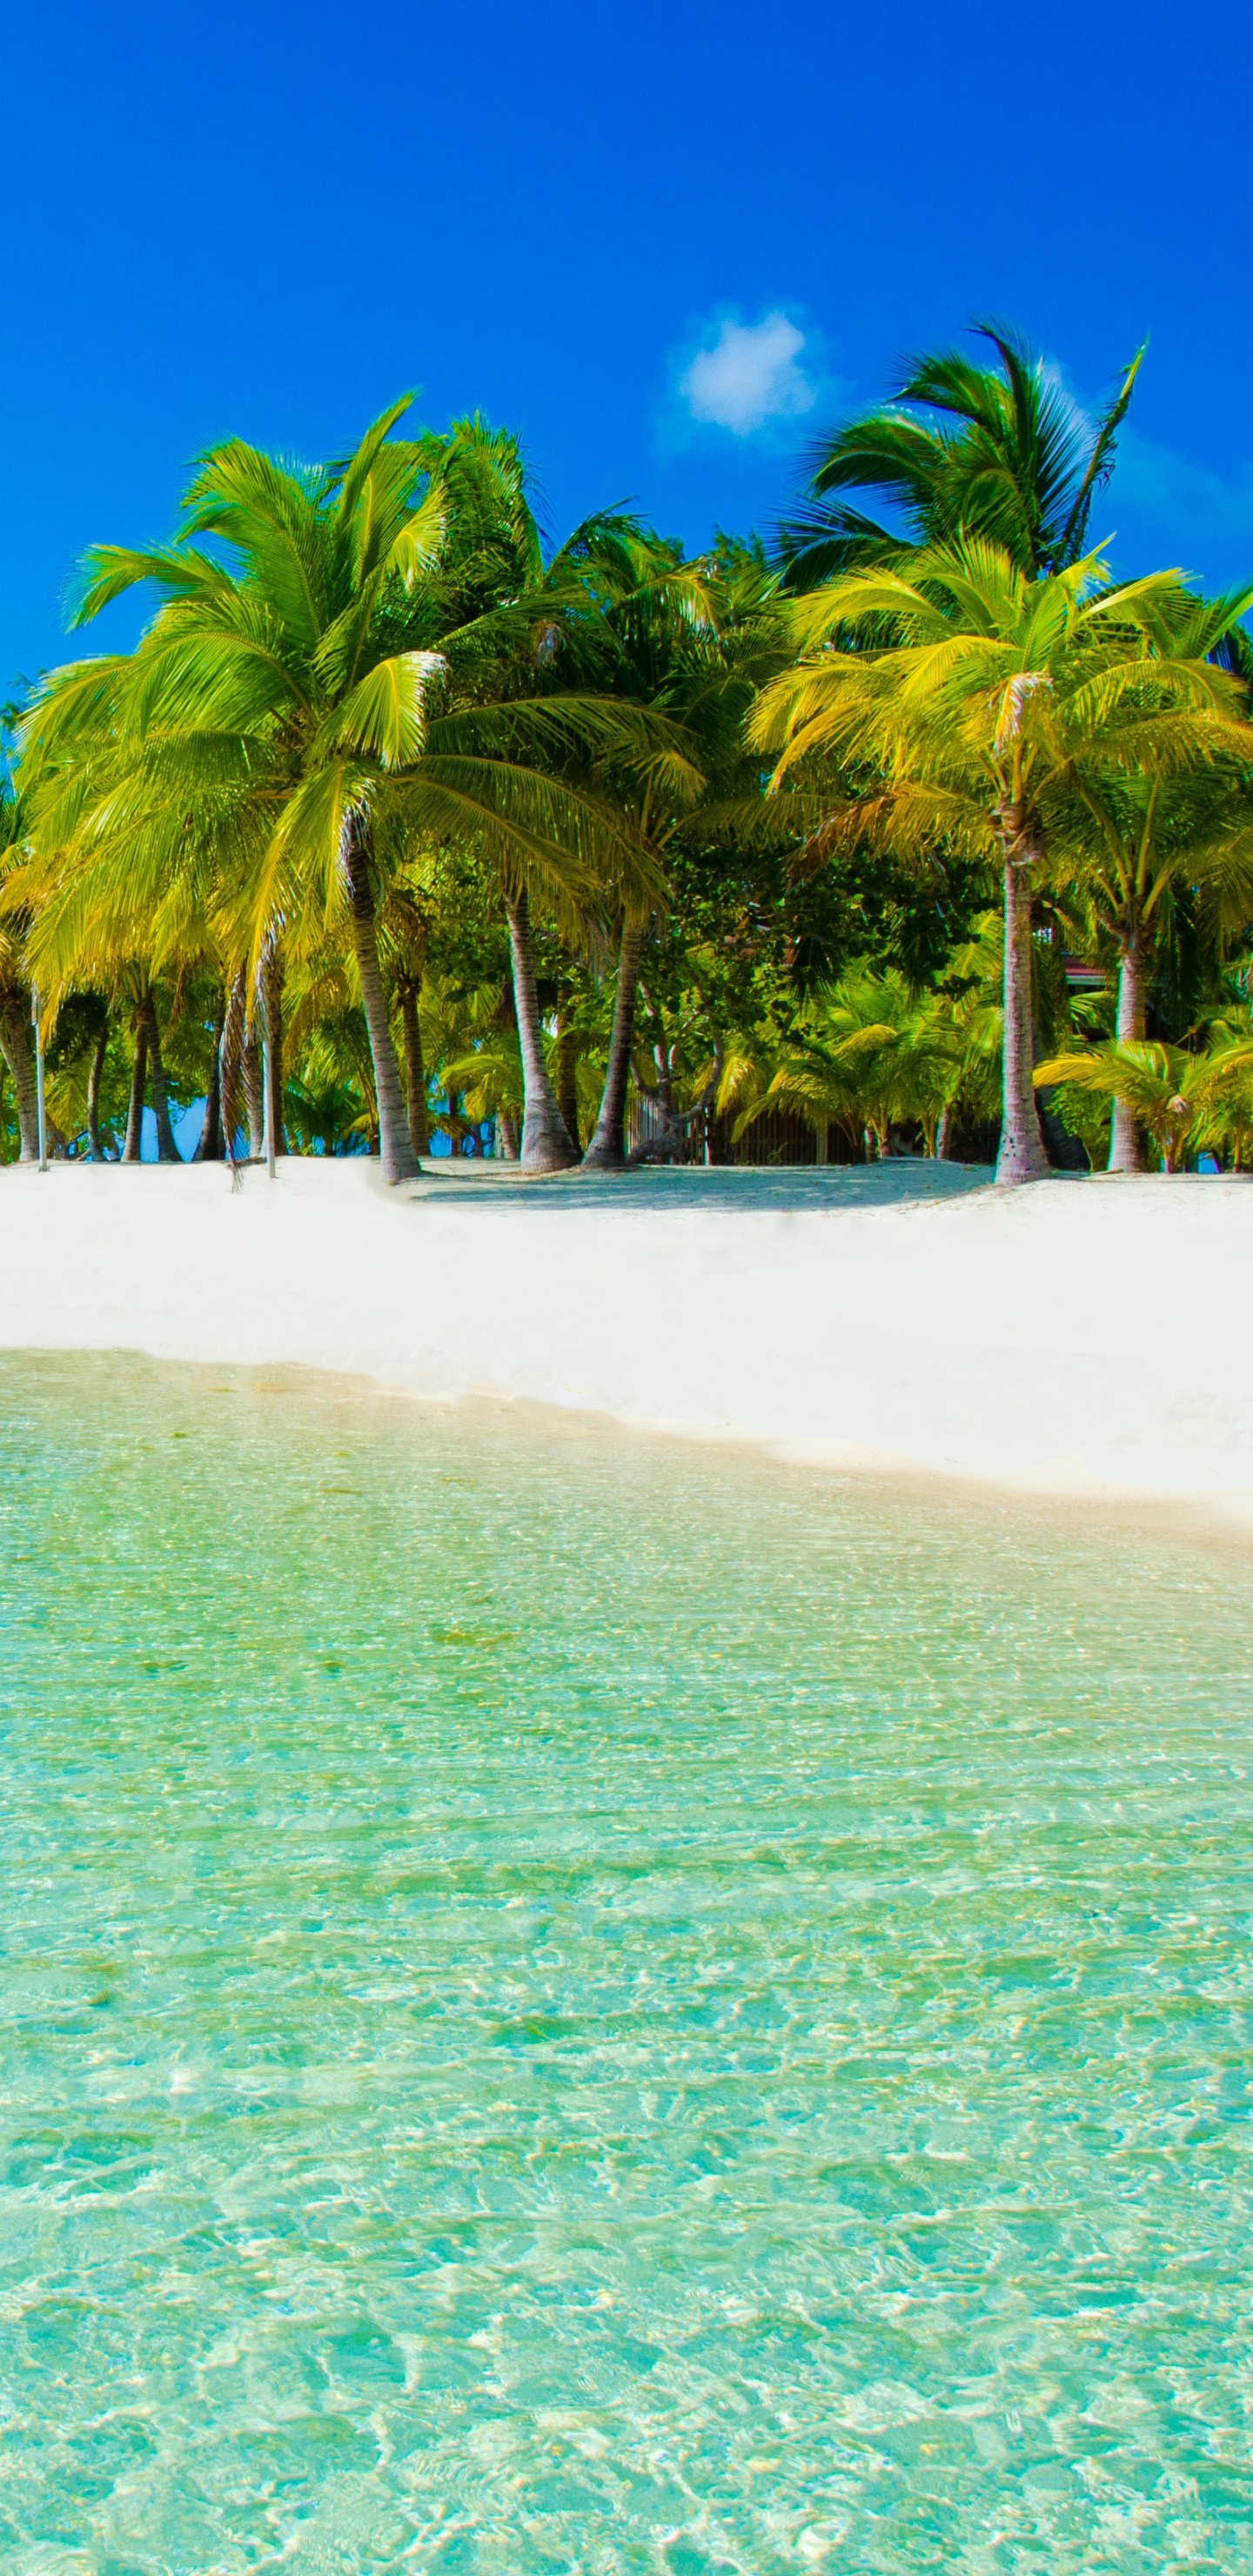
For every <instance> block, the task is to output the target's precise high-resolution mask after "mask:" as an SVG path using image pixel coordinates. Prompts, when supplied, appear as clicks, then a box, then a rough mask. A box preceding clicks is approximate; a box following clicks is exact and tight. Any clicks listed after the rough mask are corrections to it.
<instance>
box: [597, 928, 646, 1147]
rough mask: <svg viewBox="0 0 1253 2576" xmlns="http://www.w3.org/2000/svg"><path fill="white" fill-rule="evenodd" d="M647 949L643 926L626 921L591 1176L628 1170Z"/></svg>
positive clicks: (623, 929) (619, 953) (620, 951)
mask: <svg viewBox="0 0 1253 2576" xmlns="http://www.w3.org/2000/svg"><path fill="white" fill-rule="evenodd" d="M643 945H644V924H643V922H642V921H624V923H623V925H622V945H621V947H620V949H619V951H618V985H617V990H616V992H615V994H614V1000H613V1027H612V1029H611V1031H610V1034H609V1062H608V1064H607V1065H606V1067H605V1087H604V1090H603V1091H602V1093H601V1095H600V1111H599V1115H598V1117H597V1120H596V1127H595V1131H594V1133H593V1136H592V1140H591V1143H590V1144H589V1146H588V1149H587V1152H586V1153H585V1155H584V1157H583V1168H584V1170H585V1171H588V1172H621V1171H623V1170H624V1169H625V1167H626V1134H625V1128H626V1104H627V1084H628V1083H629V1081H630V1078H631V1047H632V1043H633V1040H634V1037H635V997H636V992H637V989H638V986H639V974H640V954H641V951H642V949H643Z"/></svg>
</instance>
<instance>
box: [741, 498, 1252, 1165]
mask: <svg viewBox="0 0 1253 2576" xmlns="http://www.w3.org/2000/svg"><path fill="white" fill-rule="evenodd" d="M911 572H912V578H911V579H908V580H907V579H906V578H905V577H904V576H903V574H902V573H899V572H893V571H890V570H884V571H882V572H870V573H864V574H857V573H852V574H847V575H845V576H844V577H843V578H841V579H838V580H836V581H834V582H831V583H829V584H827V585H826V586H824V588H823V589H822V590H820V591H818V592H815V593H813V594H810V595H809V596H807V597H805V598H802V599H799V600H797V601H796V602H795V603H794V606H793V609H792V618H793V624H794V631H795V635H796V640H797V643H798V645H799V647H800V652H799V658H798V660H797V663H796V666H795V667H794V669H792V670H791V671H788V672H786V673H784V674H782V675H781V676H780V677H779V678H778V679H777V680H775V681H774V682H772V683H771V684H770V685H769V686H768V687H767V688H766V689H765V690H764V691H763V692H762V696H761V698H760V700H759V702H758V706H757V709H756V711H755V715H754V718H753V723H752V732H753V736H754V739H755V740H756V741H757V742H758V744H759V745H760V746H761V747H762V748H769V749H773V750H774V751H775V752H776V754H777V755H778V757H777V765H776V769H775V773H774V784H775V786H776V788H778V787H780V786H782V785H783V783H784V782H785V780H786V779H787V778H788V776H789V774H790V773H791V772H792V771H793V770H795V769H796V768H797V767H798V765H802V764H805V765H809V766H811V767H816V768H817V769H818V770H819V771H820V770H821V768H822V765H823V764H824V763H828V764H830V763H835V764H841V765H842V767H841V771H840V775H839V777H838V778H837V781H836V784H835V788H834V791H833V810H832V813H831V816H830V819H829V822H828V825H827V826H826V838H827V842H828V844H829V845H834V844H835V843H837V842H838V841H839V840H840V839H841V838H842V839H843V840H844V841H845V842H846V843H851V844H854V845H855V844H856V843H857V842H858V841H863V840H867V839H873V838H878V839H879V840H881V841H882V842H884V843H885V844H887V845H888V846H890V847H892V848H894V849H895V850H896V851H898V852H899V853H902V854H906V855H908V854H911V853H912V854H914V855H923V854H925V853H927V852H929V851H931V850H934V849H935V848H936V847H939V846H943V845H944V844H945V843H946V842H948V843H949V844H951V845H954V846H957V847H959V848H963V849H966V850H969V851H971V852H973V853H975V854H979V855H982V856H984V857H986V858H987V859H988V860H989V861H990V862H994V863H996V864H998V865H999V868H1000V871H1001V875H1002V881H1003V889H1004V907H1005V986H1004V1038H1003V1049H1002V1059H1003V1092H1002V1121H1001V1145H1000V1154H999V1158H998V1163H997V1177H998V1179H999V1180H1001V1181H1003V1182H1017V1181H1027V1180H1034V1179H1038V1178H1041V1177H1043V1175H1044V1174H1045V1172H1046V1171H1047V1169H1048V1164H1047V1158H1046V1155H1045V1150H1044V1144H1043V1140H1042V1138H1041V1134H1040V1128H1039V1121H1038V1118H1037V1115H1036V1107H1035V1095H1034V1086H1033V1081H1032V1059H1033V1042H1032V1024H1031V901H1032V894H1033V891H1034V890H1035V888H1036V887H1037V886H1038V885H1039V883H1040V882H1041V880H1042V878H1043V875H1044V872H1045V866H1046V861H1047V856H1048V831H1049V820H1050V807H1051V806H1052V807H1056V806H1057V804H1058V803H1059V802H1060V801H1061V800H1062V799H1063V797H1064V796H1065V794H1066V793H1068V792H1071V791H1072V790H1073V784H1074V780H1075V776H1076V774H1077V772H1078V770H1079V769H1080V767H1081V766H1082V767H1087V768H1094V767H1096V766H1097V765H1098V764H1099V762H1100V761H1101V760H1102V759H1104V758H1109V759H1111V760H1117V761H1118V762H1120V763H1127V764H1129V765H1134V766H1136V767H1138V768H1142V769H1149V768H1152V767H1154V766H1156V767H1160V768H1162V769H1166V768H1169V767H1174V768H1178V767H1183V766H1187V765H1192V764H1196V765H1203V764H1204V763H1205V762H1206V761H1207V760H1209V759H1212V758H1213V757H1214V756H1215V754H1216V752H1217V751H1218V749H1219V748H1220V747H1222V748H1224V749H1225V750H1226V751H1227V752H1228V753H1234V752H1238V751H1241V750H1242V751H1243V753H1244V756H1245V757H1246V758H1247V757H1249V756H1250V754H1251V753H1253V730H1251V729H1250V728H1249V727H1248V725H1247V724H1246V723H1245V722H1244V690H1243V687H1242V684H1241V683H1240V682H1239V681H1238V680H1237V679H1236V678H1235V677H1234V676H1233V675H1232V674H1231V673H1229V672H1226V671H1222V670H1219V669H1218V668H1216V667H1215V665H1214V664H1213V663H1211V662H1209V661H1207V660H1205V659H1204V657H1197V656H1195V655H1192V654H1189V653H1187V652H1180V651H1175V650H1173V649H1167V648H1166V647H1164V646H1163V644H1162V640H1161V638H1162V632H1163V626H1164V625H1170V624H1171V621H1174V623H1173V627H1172V631H1174V632H1179V631H1181V630H1182V626H1183V616H1184V607H1183V603H1184V601H1185V599H1186V593H1185V592H1184V591H1183V587H1182V584H1181V582H1180V580H1179V577H1178V575H1177V574H1173V573H1161V574H1156V575H1152V576H1150V577H1149V578H1148V579H1146V580H1143V581H1139V582H1131V583H1126V584H1124V585H1123V586H1122V587H1121V588H1119V589H1111V588H1110V587H1109V586H1108V581H1107V577H1106V571H1105V567H1104V565H1103V564H1102V563H1101V562H1100V561H1099V560H1098V559H1097V558H1095V557H1088V558H1086V559H1085V560H1083V561H1081V562H1079V563H1077V564H1072V565H1070V566H1068V567H1067V569H1066V570H1064V571H1062V572H1057V573H1051V574H1047V575H1043V576H1041V577H1040V578H1039V579H1032V578H1031V577H1030V575H1029V574H1027V573H1025V572H1024V571H1023V570H1022V569H1021V567H1020V566H1019V565H1018V564H1017V563H1016V561H1015V560H1014V557H1013V556H1012V555H1011V554H1010V553H1009V552H1008V551H1007V550H1006V549H1005V548H1004V547H1003V546H998V545H995V544H993V543H992V541H991V540H990V539H985V538H975V537H969V536H962V537H958V538H957V539H955V540H954V541H953V542H952V543H950V544H947V545H937V546H934V547H930V548H927V549H925V550H924V551H923V552H922V553H921V554H920V555H919V556H918V557H917V558H916V560H915V562H914V563H913V565H912V566H911ZM866 637H869V639H870V640H869V641H868V642H865V641H862V640H861V639H863V638H866ZM885 637H886V638H888V639H890V640H887V641H885V640H883V639H884V638H885ZM1150 645H1151V649H1150ZM851 767H859V768H860V771H861V775H862V778H863V780H864V782H865V783H864V790H863V792H862V793H861V794H850V792H849V787H848V776H849V770H850V768H851Z"/></svg>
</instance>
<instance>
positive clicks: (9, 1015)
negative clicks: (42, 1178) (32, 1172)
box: [0, 986, 39, 1163]
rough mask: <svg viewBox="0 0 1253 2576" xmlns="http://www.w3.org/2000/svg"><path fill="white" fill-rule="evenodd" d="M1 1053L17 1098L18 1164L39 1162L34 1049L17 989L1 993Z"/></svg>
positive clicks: (25, 998)
mask: <svg viewBox="0 0 1253 2576" xmlns="http://www.w3.org/2000/svg"><path fill="white" fill-rule="evenodd" d="M0 1052H2V1053H3V1055H4V1060H5V1063H6V1064H7V1066H8V1068H9V1071H10V1073H11V1074H12V1076H13V1089H14V1091H15V1093H16V1095H17V1125H18V1137H19V1144H18V1161H19V1162H20V1163H37V1162H38V1160H39V1100H38V1094H37V1090H36V1084H35V1047H34V1041H33V1039H32V1037H31V1029H30V998H29V995H28V994H25V993H23V992H22V991H21V989H20V987H16V986H15V987H12V988H11V989H10V990H9V991H7V992H5V993H3V994H0Z"/></svg>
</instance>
